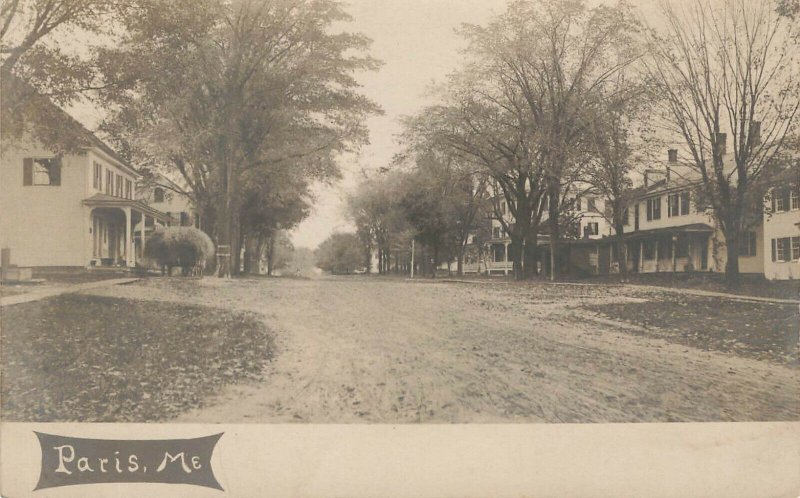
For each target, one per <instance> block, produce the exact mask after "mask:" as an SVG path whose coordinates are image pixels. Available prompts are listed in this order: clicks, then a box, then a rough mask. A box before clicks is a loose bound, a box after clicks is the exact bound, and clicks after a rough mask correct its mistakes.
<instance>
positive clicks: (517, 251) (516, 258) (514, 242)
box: [509, 235, 525, 280]
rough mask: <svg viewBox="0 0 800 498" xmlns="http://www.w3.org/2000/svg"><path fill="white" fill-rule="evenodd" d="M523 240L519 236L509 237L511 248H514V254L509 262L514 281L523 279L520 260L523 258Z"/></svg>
mask: <svg viewBox="0 0 800 498" xmlns="http://www.w3.org/2000/svg"><path fill="white" fill-rule="evenodd" d="M524 240H525V239H524V238H523V237H522V236H521V235H518V236H512V237H511V246H509V247H512V246H513V248H514V254H513V255H512V257H511V262H512V263H513V267H512V272H513V274H514V280H522V279H524V278H525V274H524V271H523V268H522V260H523V257H524V254H523V251H522V243H523V241H524Z"/></svg>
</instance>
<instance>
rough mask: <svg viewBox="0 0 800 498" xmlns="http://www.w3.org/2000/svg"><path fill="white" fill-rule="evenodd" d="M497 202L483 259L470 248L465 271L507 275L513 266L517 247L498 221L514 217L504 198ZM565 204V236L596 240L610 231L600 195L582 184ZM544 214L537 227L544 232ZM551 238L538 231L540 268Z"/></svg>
mask: <svg viewBox="0 0 800 498" xmlns="http://www.w3.org/2000/svg"><path fill="white" fill-rule="evenodd" d="M495 200H496V202H497V212H498V214H496V215H495V216H492V217H491V219H490V223H491V227H490V230H491V236H490V239H489V240H488V241H486V243H485V247H484V250H483V251H481V253H482V254H483V255H484V257H483V258H480V257H478V251H470V252H469V255H468V257H467V259H466V261H465V265H464V273H484V274H488V275H497V274H502V275H508V274H510V273H511V272H512V271H513V269H514V265H513V259H514V257H513V256H514V251H516V248H515V247H514V244H513V243H512V242H511V237H510V236H509V234H508V233H507V232H506V229H505V227H504V224H503V223H502V222H501V221H500V219H499V218H498V215H499V217H502V218H503V220H504V221H505V225H508V226H512V225H513V223H514V217H513V215H512V214H511V210H510V209H509V208H508V204H507V201H506V200H505V199H503V198H500V199H495ZM566 204H567V205H568V206H569V211H568V213H567V218H568V219H570V220H571V222H570V226H569V227H567V228H566V230H565V236H566V238H567V239H573V240H574V239H579V238H580V239H581V240H584V241H588V240H598V239H600V238H602V237H604V236H608V235H609V234H610V233H611V226H610V224H609V222H608V216H606V215H605V211H606V209H605V203H604V201H603V198H602V197H600V196H599V195H597V194H596V193H595V192H593V191H592V190H591V189H590V188H588V187H587V186H585V185H575V186H573V188H571V189H570V191H569V192H568V193H567V200H566ZM546 222H547V213H545V214H544V216H543V217H542V222H541V225H540V227H541V228H542V229H543V230H544V231H546V227H547V223H546ZM549 245H550V238H549V236H548V235H547V234H546V233H541V234H540V235H539V236H538V238H537V246H539V247H540V257H539V263H538V264H539V266H540V267H539V270H540V271H541V270H545V271H546V270H547V264H546V262H547V261H548V258H549V256H548V254H549Z"/></svg>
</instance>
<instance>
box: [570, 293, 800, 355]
mask: <svg viewBox="0 0 800 498" xmlns="http://www.w3.org/2000/svg"><path fill="white" fill-rule="evenodd" d="M583 308H584V309H587V310H590V311H594V312H596V313H600V314H602V315H605V316H607V317H608V318H611V319H613V320H619V321H624V322H629V323H634V324H636V325H640V326H641V327H642V328H644V330H645V333H647V334H648V335H652V336H656V337H661V338H664V339H666V340H668V341H670V342H674V343H679V344H685V345H687V346H691V347H694V348H698V349H705V350H714V351H724V352H731V353H735V354H737V355H739V356H744V357H749V358H756V359H761V360H768V361H773V362H776V363H782V364H786V365H791V366H795V367H797V366H798V329H800V313H798V307H797V305H793V304H780V305H779V304H772V303H751V302H742V301H738V300H732V299H724V298H716V297H708V298H706V297H699V296H680V295H663V296H660V297H659V298H658V300H653V301H648V302H645V303H620V304H602V305H584V306H583Z"/></svg>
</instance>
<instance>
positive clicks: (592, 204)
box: [586, 197, 597, 211]
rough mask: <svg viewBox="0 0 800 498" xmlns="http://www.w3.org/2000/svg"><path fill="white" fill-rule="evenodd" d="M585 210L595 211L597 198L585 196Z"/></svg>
mask: <svg viewBox="0 0 800 498" xmlns="http://www.w3.org/2000/svg"><path fill="white" fill-rule="evenodd" d="M586 210H587V211H597V199H595V198H594V197H587V198H586Z"/></svg>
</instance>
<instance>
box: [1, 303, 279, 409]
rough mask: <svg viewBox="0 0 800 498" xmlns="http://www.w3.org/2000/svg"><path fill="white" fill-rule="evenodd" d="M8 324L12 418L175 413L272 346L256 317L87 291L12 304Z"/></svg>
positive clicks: (7, 404) (248, 368)
mask: <svg viewBox="0 0 800 498" xmlns="http://www.w3.org/2000/svg"><path fill="white" fill-rule="evenodd" d="M2 330H3V335H2V355H3V358H2V416H3V418H4V419H5V420H7V421H37V422H51V421H52V422H55V421H83V422H149V421H157V420H164V419H168V418H170V417H172V416H175V415H177V414H179V413H181V412H184V411H186V410H187V409H190V408H193V407H196V406H200V405H202V403H203V400H204V399H205V398H206V396H208V395H209V394H211V393H213V392H214V391H216V390H217V389H218V388H219V387H220V386H222V385H223V384H229V383H235V382H237V381H241V380H244V379H257V378H259V376H260V375H261V371H262V368H263V366H264V365H265V363H266V362H267V361H269V360H270V358H271V356H272V352H273V346H272V344H273V342H272V336H271V334H270V332H269V331H268V330H267V329H266V328H265V327H264V325H263V324H262V323H261V322H260V321H259V320H258V318H257V317H256V315H254V314H248V313H243V312H229V311H225V310H220V309H216V308H205V307H198V306H186V305H176V304H170V303H158V302H145V301H135V300H127V299H118V298H106V297H97V296H85V295H63V296H59V297H56V298H51V299H45V300H42V301H38V302H33V303H25V304H20V305H16V306H10V307H5V308H3V309H2Z"/></svg>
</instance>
